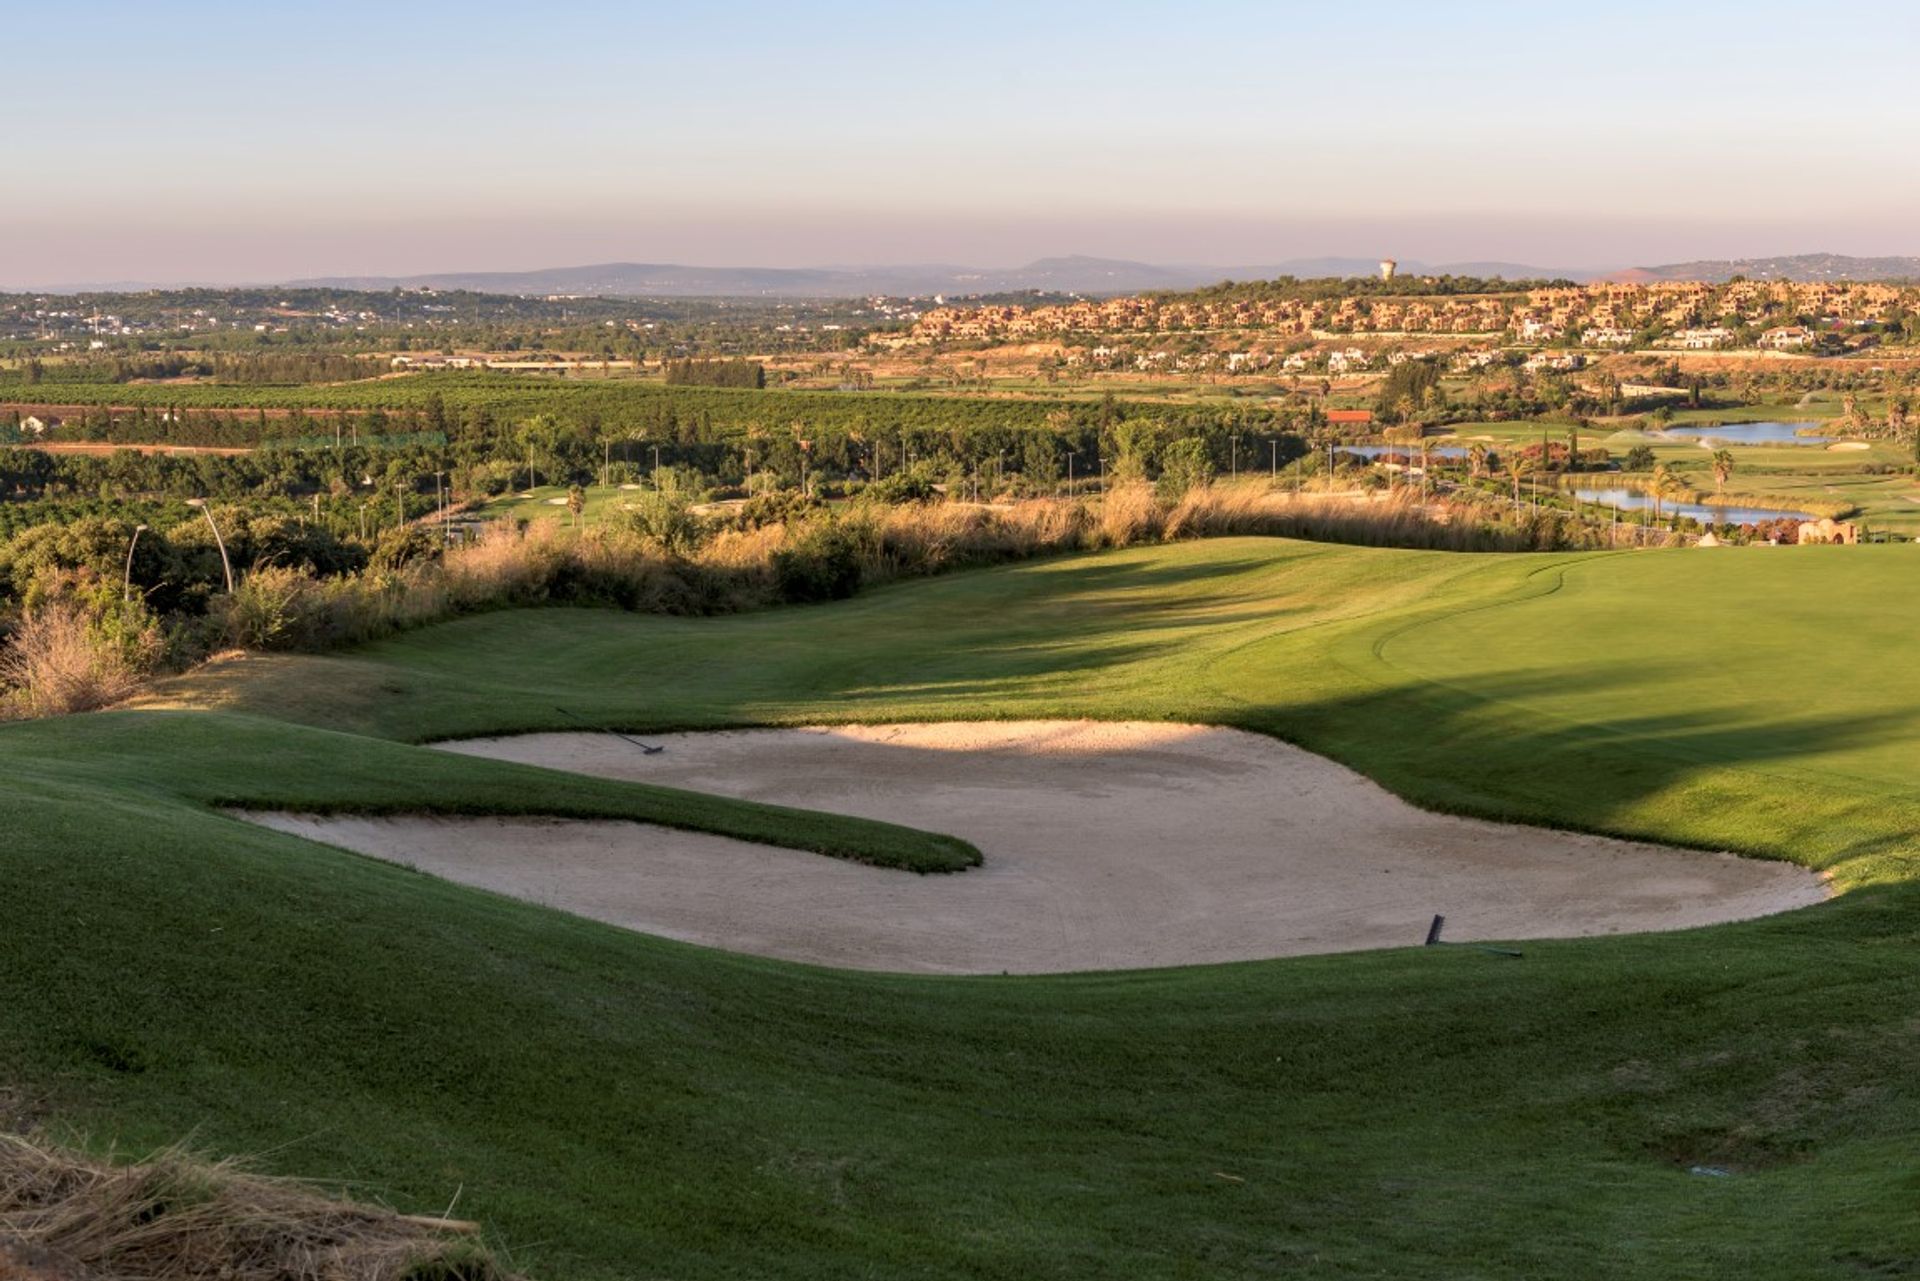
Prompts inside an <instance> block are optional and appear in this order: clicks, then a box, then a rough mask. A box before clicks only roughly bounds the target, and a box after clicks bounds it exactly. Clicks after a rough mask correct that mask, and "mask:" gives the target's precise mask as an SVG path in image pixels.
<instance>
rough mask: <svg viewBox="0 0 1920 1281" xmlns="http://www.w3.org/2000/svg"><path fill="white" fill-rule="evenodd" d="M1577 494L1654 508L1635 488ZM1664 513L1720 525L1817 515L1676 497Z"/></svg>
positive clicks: (1650, 497) (1598, 500) (1627, 508)
mask: <svg viewBox="0 0 1920 1281" xmlns="http://www.w3.org/2000/svg"><path fill="white" fill-rule="evenodd" d="M1573 493H1574V497H1576V498H1578V499H1579V500H1580V501H1581V502H1584V503H1599V504H1601V505H1602V506H1606V507H1618V508H1619V509H1620V510H1621V511H1650V510H1652V508H1653V495H1651V494H1642V493H1639V492H1638V491H1636V490H1632V489H1576V490H1574V491H1573ZM1660 513H1661V515H1663V516H1691V517H1693V519H1695V520H1698V521H1703V522H1711V523H1713V524H1716V525H1757V524H1759V523H1760V522H1762V521H1768V520H1782V519H1786V518H1791V519H1793V520H1812V519H1813V518H1814V517H1813V513H1812V512H1796V511H1781V510H1779V509H1778V508H1773V507H1718V506H1708V505H1707V504H1706V503H1678V502H1674V501H1673V500H1672V499H1668V500H1666V501H1664V502H1662V503H1661V504H1660Z"/></svg>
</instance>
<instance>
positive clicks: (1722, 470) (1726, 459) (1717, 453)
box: [1713, 449, 1733, 495]
mask: <svg viewBox="0 0 1920 1281" xmlns="http://www.w3.org/2000/svg"><path fill="white" fill-rule="evenodd" d="M1731 475H1733V451H1732V450H1731V449H1716V450H1714V451H1713V492H1714V494H1715V495H1723V494H1725V492H1726V488H1727V477H1729V476H1731Z"/></svg>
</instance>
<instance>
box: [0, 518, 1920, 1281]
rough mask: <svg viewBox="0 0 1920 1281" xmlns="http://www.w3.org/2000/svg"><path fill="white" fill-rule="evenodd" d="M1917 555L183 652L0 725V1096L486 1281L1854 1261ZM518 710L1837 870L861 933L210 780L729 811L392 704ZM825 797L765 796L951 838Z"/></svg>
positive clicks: (1107, 563)
mask: <svg viewBox="0 0 1920 1281" xmlns="http://www.w3.org/2000/svg"><path fill="white" fill-rule="evenodd" d="M1916 557H1920V552H1915V551H1914V549H1912V548H1910V547H1903V546H1889V547H1863V548H1854V549H1840V548H1806V549H1798V548H1752V549H1731V548H1729V549H1720V550H1716V551H1702V550H1677V551H1668V552H1641V553H1620V554H1607V553H1590V554H1581V555H1542V556H1468V555H1453V554H1445V553H1421V552H1403V551H1380V550H1370V549H1358V548H1345V547H1335V546H1328V545H1316V544H1306V543H1298V542H1289V541H1283V540H1269V539H1228V540H1220V541H1213V542H1205V543H1188V544H1180V545H1174V546H1168V547H1160V548H1152V549H1141V550H1131V551H1124V552H1114V553H1105V554H1101V555H1093V556H1083V557H1071V558H1062V559H1057V560H1051V561H1042V562H1034V563H1030V564H1026V565H1021V566H1016V567H1012V568H1005V569H998V570H990V571H982V572H975V573H966V574H957V575H953V576H951V577H947V578H942V579H935V580H927V581H921V582H915V583H905V584H899V585H895V586H892V587H888V588H885V589H882V590H878V591H875V592H872V593H870V594H868V595H865V596H863V597H861V598H858V599H855V600H853V601H850V602H845V603H840V604H834V605H823V606H813V607H806V608H792V609H784V610H778V611H769V612H766V613H762V614H754V615H745V616H736V617H731V618H722V619H704V620H691V619H670V618H658V617H643V616H633V615H623V614H618V613H613V612H600V611H578V610H559V609H555V610H545V611H520V612H506V613H497V614H490V615H484V616H478V617H473V618H468V619H465V620H461V621H457V622H454V623H450V624H445V625H442V626H439V627H435V628H431V629H427V630H423V631H419V632H416V633H412V634H409V635H404V636H401V637H398V638H395V639H392V640H389V641H386V642H383V643H381V644H378V645H374V646H371V647H368V648H366V649H363V650H361V651H358V652H352V653H346V654H336V655H328V656H320V657H281V658H253V659H246V660H241V661H235V662H229V663H225V664H221V665H218V666H215V667H213V668H210V669H207V670H205V671H203V672H201V673H198V674H196V675H194V676H192V677H189V678H184V679H182V680H179V681H177V682H175V683H173V684H172V685H171V686H169V687H168V688H166V689H164V690H162V691H160V693H159V694H158V695H157V696H156V697H155V698H154V699H153V700H152V701H151V704H150V706H148V707H147V708H145V709H143V710H134V711H126V712H117V713H107V714H96V715H93V716H89V717H85V718H79V719H74V720H69V721H64V722H41V723H27V724H18V725H10V726H4V727H0V755H4V757H5V759H6V762H7V765H8V768H7V770H6V771H5V774H4V776H0V808H4V813H5V818H6V824H7V831H8V833H9V838H8V840H7V842H6V845H5V852H4V854H3V855H0V895H4V899H5V901H6V902H7V903H8V904H9V907H10V910H9V911H8V913H7V917H6V919H7V924H8V927H9V928H8V929H7V931H6V932H5V933H4V934H3V935H0V1083H4V1085H0V1103H4V1102H7V1101H9V1100H11V1101H13V1103H14V1106H15V1108H16V1110H22V1111H29V1112H32V1113H35V1114H38V1115H40V1116H42V1117H43V1118H44V1119H45V1120H47V1121H48V1123H50V1124H53V1125H55V1126H56V1127H57V1128H59V1129H63V1130H66V1131H70V1132H76V1133H78V1134H80V1135H83V1136H84V1137H85V1138H86V1139H87V1140H88V1141H89V1142H91V1143H93V1144H95V1145H97V1146H101V1147H105V1146H107V1145H109V1144H118V1146H119V1148H120V1150H122V1151H127V1150H130V1149H131V1150H138V1149H140V1148H141V1147H143V1146H145V1145H152V1144H159V1143H163V1142H167V1141H171V1140H174V1139H178V1138H181V1137H183V1136H187V1135H191V1136H192V1137H193V1139H194V1141H195V1142H196V1143H197V1144H199V1145H201V1146H203V1147H206V1148H209V1149H212V1150H214V1151H218V1152H255V1153H263V1154H265V1155H264V1157H263V1161H264V1163H265V1164H266V1165H267V1166H268V1167H269V1168H271V1169H273V1170H276V1171H283V1172H288V1173H299V1174H302V1175H305V1176H310V1177H315V1178H319V1179H322V1180H327V1181H332V1182H337V1183H340V1184H343V1185H346V1186H348V1187H349V1188H350V1189H352V1190H354V1191H356V1192H357V1193H358V1194H360V1195H363V1196H377V1197H381V1198H384V1199H386V1200H388V1201H390V1202H391V1203H393V1204H395V1205H397V1206H399V1207H401V1208H403V1209H406V1210H411V1211H424V1212H430V1213H435V1212H439V1211H441V1210H443V1209H445V1207H446V1206H447V1203H448V1201H449V1200H450V1199H451V1198H453V1197H454V1196H455V1194H456V1192H457V1193H458V1197H459V1199H458V1203H457V1212H458V1213H459V1214H461V1215H463V1216H465V1217H473V1218H478V1219H481V1220H483V1221H484V1222H485V1223H486V1224H487V1225H488V1230H489V1233H490V1237H491V1239H493V1240H495V1241H496V1242H498V1243H500V1244H502V1245H504V1246H505V1247H506V1249H507V1250H509V1251H510V1253H511V1257H512V1259H513V1261H514V1262H515V1264H516V1265H517V1266H519V1267H521V1268H522V1269H524V1270H526V1271H527V1272H529V1273H530V1274H532V1275H534V1276H537V1277H541V1278H555V1279H558V1278H593V1279H596V1281H597V1279H599V1278H616V1277H635V1276H660V1277H668V1276H671V1277H738V1276H766V1277H836V1278H837V1277H846V1276H875V1277H907V1276H925V1277H970V1278H1016V1277H1017V1278H1028V1277H1035V1276H1053V1277H1110V1276H1122V1275H1124V1276H1129V1277H1167V1278H1199V1277H1209V1278H1211V1277H1264V1276H1273V1275H1293V1274H1302V1275H1322V1276H1334V1277H1382V1276H1385V1277H1422V1278H1434V1277H1443V1278H1522V1277H1540V1276H1574V1275H1578V1276H1583V1277H1609V1278H1613V1277H1617V1278H1629V1277H1633V1278H1637V1277H1644V1276H1662V1277H1678V1278H1695V1277H1698V1278H1706V1277H1743V1278H1745V1277H1760V1278H1782V1279H1783V1281H1784V1279H1786V1278H1807V1277H1835V1278H1838V1277H1858V1276H1862V1275H1893V1274H1899V1273H1901V1272H1904V1271H1907V1270H1911V1269H1912V1268H1914V1267H1916V1266H1920V1216H1915V1215H1914V1213H1913V1198H1914V1193H1915V1185H1914V1176H1913V1173H1912V1162H1911V1153H1912V1151H1913V1147H1914V1144H1915V1142H1916V1141H1917V1140H1920V1084H1916V1082H1920V1025H1916V1023H1915V1019H1914V1010H1915V1008H1916V1005H1915V1003H1916V999H1920V970H1917V969H1916V967H1915V965H1914V963H1913V958H1914V956H1915V949H1916V946H1917V945H1920V888H1917V887H1916V886H1915V884H1914V880H1915V875H1916V871H1917V870H1920V869H1916V864H1915V858H1916V856H1917V855H1920V835H1917V834H1920V787H1916V785H1915V783H1914V781H1913V777H1912V766H1913V763H1914V761H1915V760H1916V759H1920V757H1917V756H1916V753H1917V752H1920V668H1916V667H1915V665H1914V664H1913V663H1912V662H1911V661H1910V657H1909V652H1910V643H1909V642H1910V638H1911V636H1912V635H1913V634H1914V630H1915V626H1916V624H1920V603H1916V598H1915V596H1914V594H1913V593H1912V592H1911V591H1910V590H1908V585H1909V583H1910V581H1911V578H1912V575H1913V574H1914V573H1915V572H1916V571H1920V559H1916ZM562 707H564V708H566V709H568V711H569V712H571V713H572V714H573V716H568V715H566V714H564V713H562V712H560V711H559V710H557V709H559V708H562ZM574 716H577V717H582V718H585V719H586V720H587V721H589V722H593V723H598V724H600V725H604V726H608V727H615V728H622V729H628V730H645V729H668V728H698V727H714V726H738V725H751V724H793V723H807V722H825V721H883V720H889V719H962V718H1002V717H1040V716H1067V717H1072V716H1089V717H1106V718H1134V719H1142V718H1144V719H1153V718H1167V719H1178V720H1183V721H1204V722H1212V723H1218V724H1227V725H1236V726H1241V727H1245V728H1248V729H1252V730H1256V731H1260V732H1265V733H1269V734H1274V735H1278V736H1280V737H1282V738H1286V739H1288V740H1291V741H1295V742H1298V743H1301V744H1303V745H1305V746H1307V747H1310V748H1312V749H1314V750H1317V751H1321V752H1325V753H1327V754H1329V755H1331V756H1333V757H1335V758H1337V759H1339V760H1342V761H1345V762H1347V763H1349V764H1351V765H1353V766H1355V767H1357V768H1359V769H1361V770H1363V771H1365V772H1367V773H1369V774H1371V775H1372V776H1373V777H1375V778H1377V779H1379V780H1380V781H1381V782H1383V783H1385V784H1386V785H1387V786H1389V787H1390V788H1392V789H1393V790H1395V791H1397V792H1399V793H1401V794H1402V795H1405V796H1407V797H1409V798H1411V799H1413V800H1415V801H1417V802H1419V803H1422V804H1425V805H1428V806H1430V807H1434V808H1439V809H1445V810H1453V811H1460V812H1469V813H1475V814H1480V815H1484V816H1488V817H1494V818H1509V819H1520V820H1526V821H1532V822H1539V823H1549V824H1556V825H1561V826H1571V827H1579V828H1585V829H1590V830H1595V831H1604V832H1610V833H1616V834H1622V835H1630V836H1638V837H1649V838H1658V839H1661V840H1665V841H1670V842H1675V843H1680V844H1689V845H1699V846H1705V847H1711V848H1722V849H1733V850H1738V851H1741V852H1743V853H1748V854H1752V855H1756V856H1761V857H1771V858H1785V859H1792V860H1795V861H1797V862H1800V863H1803V864H1805V865H1807V866H1809V867H1813V868H1817V869H1821V870H1823V871H1825V872H1827V873H1829V874H1830V875H1831V877H1832V880H1833V882H1834V884H1835V887H1836V888H1837V889H1839V890H1840V891H1842V892H1841V893H1840V894H1839V896H1838V897H1836V898H1835V899H1834V900H1833V901H1831V902H1829V903H1827V904H1824V905H1822V906H1820V907H1816V908H1812V909H1808V910H1805V911H1800V912H1795V913H1791V914H1787V915H1783V916H1778V917H1773V918H1769V919H1764V920H1759V921H1753V922H1747V923H1743V924H1739V925H1731V926H1718V927H1713V928H1709V929H1701V930H1693V931H1687V932H1682V933H1675V934H1667V935H1639V936H1626V937H1617V938H1609V939H1595V940H1583V941H1565V942H1533V943H1529V944H1527V945H1526V947H1525V958H1524V959H1523V960H1519V961H1513V960H1507V959H1502V958H1497V957H1493V956H1489V955H1487V954H1485V953H1484V952H1480V951H1477V950H1474V949H1467V948H1459V949H1455V948H1436V949H1421V948H1408V949H1404V950H1399V951H1390V952H1376V953H1368V954H1358V955H1347V956H1336V957H1319V958H1304V959H1293V960H1285V961H1273V962H1260V963H1250V964H1241V965H1232V966H1222V967H1204V968H1193V969H1184V970H1169V971H1155V972H1143V973H1117V974H1116V973H1103V974H1093V975H1067V976H1053V977H1044V978H1018V979H1008V978H973V979H944V978H904V977H891V976H884V975H874V974H862V973H852V972H842V971H830V970H821V969H810V968H806V967H800V966H793V965H787V964H782V963H778V962H773V961H767V960H761V959H755V958H750V957H744V956H736V955H730V954H726V953H722V952H715V951H709V950H703V949H699V948H694V947H690V946H686V945H681V944H676V943H672V942H668V941H665V940H660V939H655V938H650V937H647V936H643V935H638V934H633V933H628V932H624V931H621V930H617V929H614V928H611V927H607V926H602V925H599V924H596V923H593V922H589V921H585V920H580V919H576V918H572V917H568V916H565V915H561V914H559V913H555V912H552V911H548V910H545V909H542V908H539V907H536V906H533V905H530V904H525V903H519V902H515V901H511V900H507V899H504V898H500V897H496V896H493V895H489V894H486V893H483V892H479V891H475V890H470V889H464V888H460V887H456V886H453V885H450V884H448V883H445V882H441V881H438V880H435V879H432V878H429V877H425V876H422V875H419V874H416V873H412V872H409V871H407V870H405V869H402V868H399V867H395V866H389V865H386V864H382V863H379V862H375V861H372V860H367V859H363V858H360V857H357V856H354V855H350V854H346V853H343V852H338V851H334V850H331V849H328V848H325V847H321V846H317V845H312V844H309V843H306V842H302V841H299V840H295V839H293V838H290V837H285V836H281V835H278V834H275V833H272V832H268V831H265V830H261V829H257V828H254V827H251V826H248V825H245V824H243V823H240V822H238V821H236V820H234V819H232V818H229V817H227V816H225V815H224V814H222V813H221V812H219V811H218V810H217V809H215V808H212V807H213V806H214V805H216V804H220V803H228V804H231V803H246V804H253V805H263V806H264V805H288V806H299V807H305V808H310V809H313V808H318V809H350V810H351V809H359V810H367V811H374V812H393V811H400V810H407V809H421V810H438V811H441V812H460V813H482V812H489V811H492V812H502V813H528V812H550V813H586V814H629V815H633V816H639V817H647V816H649V815H653V816H657V817H661V818H663V819H664V820H665V821H670V822H679V823H680V824H681V825H685V826H700V827H705V828H708V829H710V830H730V831H737V832H747V831H751V830H753V829H754V827H755V825H765V824H766V823H767V822H768V821H769V816H768V815H767V814H766V813H765V812H763V811H759V810H757V809H755V808H754V807H746V806H741V805H738V804H736V803H733V802H722V801H717V800H712V799H710V798H698V797H689V796H687V795H686V794H684V793H668V792H666V791H665V789H645V788H640V787H637V786H634V785H626V784H617V783H611V782H602V781H598V780H584V779H573V778H571V777H570V776H561V775H554V774H551V773H547V772H544V771H537V770H531V769H526V768H520V767H512V766H506V765H498V764H491V763H486V762H480V761H476V760H472V759H468V758H461V757H449V756H445V755H441V754H437V753H432V752H429V751H425V750H422V749H420V748H417V747H413V746H409V744H414V743H419V742H424V741H427V740H431V739H434V738H439V737H444V736H451V735H471V734H479V733H486V732H503V731H514V730H531V729H571V728H576V727H577V725H576V723H575V721H574V719H573V717H574ZM836 822H837V821H836V820H835V819H833V818H832V817H831V816H821V815H808V816H805V817H804V818H801V819H795V820H792V823H793V824H794V825H797V827H798V829H799V830H801V831H802V832H803V834H805V835H806V836H807V837H808V839H804V840H802V839H795V838H793V837H791V836H789V837H788V838H787V843H790V844H799V845H802V846H803V847H805V848H816V849H821V850H823V852H826V853H832V854H840V855H842V856H852V857H860V856H863V855H864V854H870V853H871V852H872V851H874V850H876V849H883V850H895V851H899V850H908V851H913V852H918V853H921V854H935V853H940V852H944V853H946V854H950V855H953V856H955V857H957V858H959V859H962V860H964V858H965V856H966V853H967V851H965V850H958V849H954V848H951V845H950V846H947V847H941V846H939V843H938V837H937V834H927V833H913V832H909V831H907V830H906V829H900V828H890V829H887V830H885V831H876V830H873V829H876V828H880V827H883V826H884V825H877V824H868V825H866V826H865V827H864V828H860V827H855V826H852V825H849V826H847V827H846V828H845V829H841V828H839V827H838V826H837V825H836ZM774 826H776V827H779V828H781V829H782V830H783V831H785V830H786V829H787V827H788V826H789V825H788V824H787V823H786V822H785V821H784V820H782V821H779V822H775V823H774ZM955 844H957V843H955ZM991 857H992V855H991V851H989V852H988V858H989V859H991ZM902 861H905V860H902ZM898 874H900V875H908V874H910V873H908V872H904V871H903V872H900V873H898ZM966 874H967V873H964V872H963V873H961V875H966ZM1695 1171H1700V1172H1698V1173H1696V1172H1695Z"/></svg>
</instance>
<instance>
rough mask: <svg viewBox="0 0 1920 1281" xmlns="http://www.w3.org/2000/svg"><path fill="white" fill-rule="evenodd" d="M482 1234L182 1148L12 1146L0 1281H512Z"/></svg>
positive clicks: (0, 1182)
mask: <svg viewBox="0 0 1920 1281" xmlns="http://www.w3.org/2000/svg"><path fill="white" fill-rule="evenodd" d="M473 1230H474V1228H473V1225H471V1224H463V1223H457V1222H454V1221H451V1220H432V1219H422V1218H417V1217H413V1216H409V1215H403V1214H396V1213H395V1212H393V1211H391V1210H385V1209H380V1208H377V1207H373V1206H366V1205H357V1204H355V1203H353V1202H349V1201H342V1200H337V1199H335V1198H332V1197H328V1196H325V1195H323V1194H321V1193H320V1192H318V1191H316V1190H314V1189H313V1188H311V1187H308V1186H307V1185H305V1184H302V1183H298V1182H295V1181H292V1180H288V1179H274V1178H266V1177H263V1176H261V1175H258V1174H252V1173H248V1172H247V1171H246V1170H244V1169H243V1168H242V1167H241V1166H240V1165H238V1164H237V1163H235V1162H233V1161H231V1160H228V1161H217V1162H207V1161H202V1160H200V1159H198V1158H196V1157H194V1156H192V1155H191V1154H189V1153H188V1152H186V1151H184V1150H183V1149H180V1148H170V1149H168V1150H166V1151H163V1152H161V1153H159V1154H158V1155H156V1156H154V1157H152V1158H150V1159H149V1160H146V1161H142V1162H139V1163H136V1164H131V1165H113V1164H109V1163H107V1162H105V1161H98V1160H91V1159H89V1158H86V1157H83V1156H79V1155H76V1154H74V1153H72V1152H66V1151H61V1150H58V1149H55V1148H51V1147H46V1146H42V1145H39V1144H36V1143H33V1142H30V1141H29V1140H27V1139H24V1138H19V1137H16V1136H11V1135H0V1281H94V1279H95V1278H99V1279H100V1281H105V1279H107V1278H116V1279H117V1278H135V1277H137V1278H141V1281H174V1279H175V1278H183V1279H184V1278H189V1277H193V1278H200V1277H219V1278H222V1279H223V1281H510V1274H509V1273H507V1272H506V1271H505V1269H503V1268H502V1267H501V1266H500V1265H499V1264H498V1263H496V1262H495V1261H494V1259H493V1257H492V1256H491V1255H490V1254H489V1253H488V1252H487V1251H486V1250H485V1249H484V1248H482V1247H481V1246H480V1244H479V1243H478V1242H476V1241H474V1240H473V1239H472V1238H471V1237H470V1236H469V1235H468V1234H469V1233H471V1232H472V1231H473Z"/></svg>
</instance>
